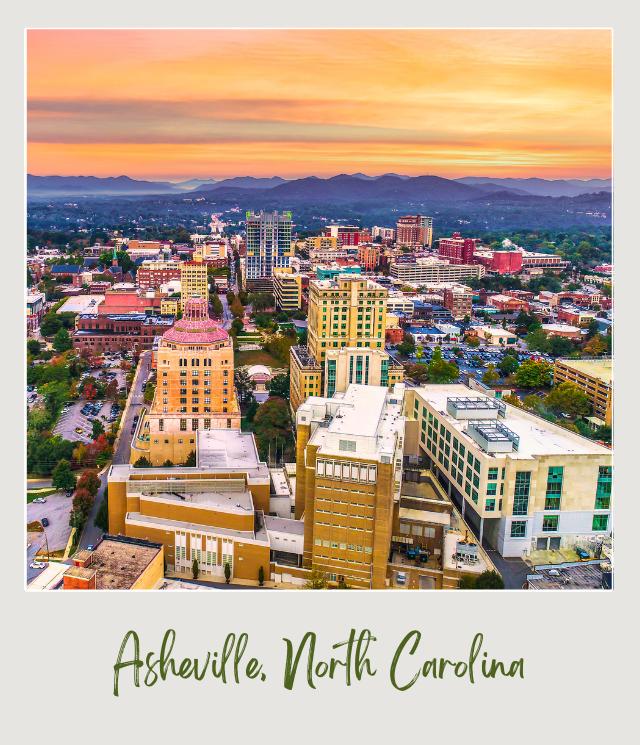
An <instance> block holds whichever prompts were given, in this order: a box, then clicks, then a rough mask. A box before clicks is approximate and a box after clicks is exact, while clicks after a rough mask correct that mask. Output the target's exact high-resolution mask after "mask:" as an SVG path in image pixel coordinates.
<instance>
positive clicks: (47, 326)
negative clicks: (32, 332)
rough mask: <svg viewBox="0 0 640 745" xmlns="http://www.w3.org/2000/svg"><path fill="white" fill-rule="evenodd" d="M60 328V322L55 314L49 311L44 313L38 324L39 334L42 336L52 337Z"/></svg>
mask: <svg viewBox="0 0 640 745" xmlns="http://www.w3.org/2000/svg"><path fill="white" fill-rule="evenodd" d="M61 328H62V321H61V320H60V319H59V318H58V316H56V314H55V313H52V312H51V311H49V313H46V314H45V316H44V317H43V319H42V322H41V323H40V333H41V334H42V336H53V335H54V334H56V333H57V332H58V330H59V329H61Z"/></svg>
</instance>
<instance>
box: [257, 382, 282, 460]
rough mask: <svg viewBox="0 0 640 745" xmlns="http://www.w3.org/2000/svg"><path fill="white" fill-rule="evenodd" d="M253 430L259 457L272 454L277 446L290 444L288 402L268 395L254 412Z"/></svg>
mask: <svg viewBox="0 0 640 745" xmlns="http://www.w3.org/2000/svg"><path fill="white" fill-rule="evenodd" d="M253 432H254V434H255V437H256V444H257V446H258V451H259V452H260V457H261V458H266V457H267V456H268V455H269V453H271V455H272V456H273V454H274V453H275V452H276V451H277V449H278V448H279V447H282V448H285V447H286V446H288V445H289V444H291V442H292V435H291V415H290V413H289V404H288V403H287V402H286V401H285V400H284V399H282V398H277V397H275V396H271V397H269V398H268V399H267V400H266V401H265V402H264V403H263V404H262V406H260V408H259V409H258V412H257V413H256V416H255V419H254V420H253ZM274 448H275V450H274Z"/></svg>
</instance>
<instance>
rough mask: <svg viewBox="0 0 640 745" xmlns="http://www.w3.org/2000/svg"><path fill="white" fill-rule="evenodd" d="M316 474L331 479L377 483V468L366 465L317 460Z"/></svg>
mask: <svg viewBox="0 0 640 745" xmlns="http://www.w3.org/2000/svg"><path fill="white" fill-rule="evenodd" d="M316 474H317V475H318V476H324V477H325V478H329V479H341V480H343V481H360V482H367V483H371V484H373V483H375V481H376V476H377V467H376V466H374V465H368V464H364V463H343V462H340V461H336V462H334V461H332V460H323V459H321V458H318V460H316Z"/></svg>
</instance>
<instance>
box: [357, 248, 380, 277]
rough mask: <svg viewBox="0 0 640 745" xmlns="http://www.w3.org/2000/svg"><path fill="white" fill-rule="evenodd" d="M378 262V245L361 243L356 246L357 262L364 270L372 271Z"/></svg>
mask: <svg viewBox="0 0 640 745" xmlns="http://www.w3.org/2000/svg"><path fill="white" fill-rule="evenodd" d="M379 263H380V246H375V245H373V244H364V243H363V244H361V245H359V246H358V264H360V266H361V267H362V268H363V269H364V271H366V272H373V271H375V269H376V268H377V267H378V264H379Z"/></svg>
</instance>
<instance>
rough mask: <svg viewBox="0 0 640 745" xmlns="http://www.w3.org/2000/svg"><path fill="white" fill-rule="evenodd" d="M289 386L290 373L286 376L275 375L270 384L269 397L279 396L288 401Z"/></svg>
mask: <svg viewBox="0 0 640 745" xmlns="http://www.w3.org/2000/svg"><path fill="white" fill-rule="evenodd" d="M289 386H290V378H289V373H288V372H287V374H286V375H274V376H273V378H271V380H270V382H269V384H268V389H269V395H270V396H279V397H280V398H284V399H285V400H286V401H288V400H289Z"/></svg>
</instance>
